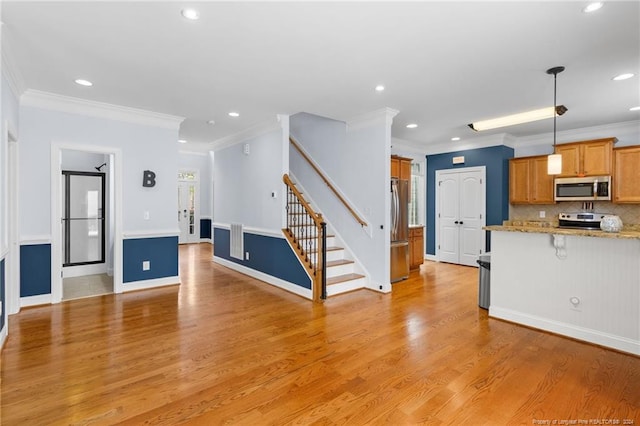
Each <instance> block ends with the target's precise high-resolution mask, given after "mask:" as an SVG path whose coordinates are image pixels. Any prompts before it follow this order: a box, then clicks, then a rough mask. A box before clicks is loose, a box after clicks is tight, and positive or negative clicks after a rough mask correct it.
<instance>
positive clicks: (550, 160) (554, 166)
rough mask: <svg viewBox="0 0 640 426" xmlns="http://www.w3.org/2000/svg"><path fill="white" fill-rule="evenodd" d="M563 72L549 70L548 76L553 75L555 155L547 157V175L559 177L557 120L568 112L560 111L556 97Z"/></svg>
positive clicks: (559, 68) (561, 68)
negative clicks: (560, 74) (559, 74)
mask: <svg viewBox="0 0 640 426" xmlns="http://www.w3.org/2000/svg"><path fill="white" fill-rule="evenodd" d="M562 71H564V67H553V68H549V69H548V70H547V74H553V109H554V112H555V114H553V154H551V155H549V156H548V157H547V174H549V175H559V174H560V173H562V155H561V154H556V118H557V117H558V115H562V114H564V112H566V108H564V107H563V109H564V111H562V112H560V111H558V106H557V103H556V97H557V94H558V87H557V81H558V73H561V72H562Z"/></svg>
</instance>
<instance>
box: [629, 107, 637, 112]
mask: <svg viewBox="0 0 640 426" xmlns="http://www.w3.org/2000/svg"><path fill="white" fill-rule="evenodd" d="M629 111H640V106H635V107H631V108H629Z"/></svg>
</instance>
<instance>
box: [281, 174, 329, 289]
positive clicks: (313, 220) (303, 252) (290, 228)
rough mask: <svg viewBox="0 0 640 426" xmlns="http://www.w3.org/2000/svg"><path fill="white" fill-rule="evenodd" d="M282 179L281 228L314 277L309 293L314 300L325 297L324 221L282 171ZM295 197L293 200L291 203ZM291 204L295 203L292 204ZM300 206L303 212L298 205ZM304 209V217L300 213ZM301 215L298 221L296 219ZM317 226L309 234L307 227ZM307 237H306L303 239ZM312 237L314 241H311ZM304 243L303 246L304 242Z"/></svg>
mask: <svg viewBox="0 0 640 426" xmlns="http://www.w3.org/2000/svg"><path fill="white" fill-rule="evenodd" d="M282 181H283V182H284V184H285V185H286V187H287V195H286V209H287V227H286V228H285V229H283V232H284V234H285V236H286V237H287V240H288V241H289V243H291V246H292V247H293V248H294V251H295V252H296V254H297V255H298V257H299V258H300V260H301V261H302V264H303V265H304V266H305V268H306V269H307V272H309V275H310V276H311V279H312V281H313V286H312V296H313V300H314V301H318V300H319V299H326V298H327V224H326V222H325V221H324V219H323V217H322V214H320V213H316V212H315V211H314V210H313V208H312V207H311V206H310V205H309V203H308V202H307V201H306V200H305V199H304V197H303V196H302V193H301V192H300V191H299V190H298V188H297V187H296V186H295V184H294V183H293V181H292V180H291V178H289V175H287V174H284V175H283V176H282ZM292 201H295V202H296V203H295V204H294V203H292ZM294 205H295V206H296V207H294ZM298 205H299V206H302V209H303V210H304V212H301V211H300V209H299V207H297V206H298ZM302 213H304V215H305V216H304V218H302V217H299V216H301V214H302ZM298 219H300V222H297V220H298ZM311 227H313V228H315V229H316V230H317V234H316V235H315V236H312V234H311V233H310V228H311ZM303 240H306V241H303ZM313 240H315V242H313ZM305 244H306V246H305Z"/></svg>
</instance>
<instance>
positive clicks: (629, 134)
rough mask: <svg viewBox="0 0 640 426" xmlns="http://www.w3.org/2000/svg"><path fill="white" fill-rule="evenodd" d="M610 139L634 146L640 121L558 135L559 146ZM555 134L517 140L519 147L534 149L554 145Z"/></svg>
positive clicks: (564, 131)
mask: <svg viewBox="0 0 640 426" xmlns="http://www.w3.org/2000/svg"><path fill="white" fill-rule="evenodd" d="M608 137H616V138H618V141H619V144H620V145H634V144H637V143H638V138H639V137H640V120H633V121H624V122H621V123H611V124H603V125H600V126H591V127H582V128H579V129H572V130H563V131H561V132H557V133H556V142H557V143H558V144H562V143H569V142H577V141H582V140H589V139H601V138H608ZM552 141H553V132H548V133H543V134H539V135H533V136H525V137H521V138H517V139H516V143H517V145H518V147H532V146H540V145H549V146H551V145H552V144H553V142H552Z"/></svg>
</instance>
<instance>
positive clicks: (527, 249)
mask: <svg viewBox="0 0 640 426" xmlns="http://www.w3.org/2000/svg"><path fill="white" fill-rule="evenodd" d="M526 225H527V224H526V223H525V224H524V226H514V225H511V226H487V227H485V229H486V230H488V231H491V301H490V307H489V316H491V317H493V318H499V319H503V320H507V321H511V322H515V323H518V324H523V325H526V326H529V327H534V328H538V329H541V330H546V331H550V332H553V333H557V334H561V335H565V336H568V337H571V338H575V339H578V340H583V341H587V342H591V343H595V344H598V345H602V346H607V347H610V348H614V349H617V350H620V351H624V352H629V353H632V354H636V355H640V232H638V231H639V230H638V229H637V228H627V229H625V230H623V231H622V232H619V233H607V232H603V231H599V230H574V229H560V228H555V227H545V226H526Z"/></svg>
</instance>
